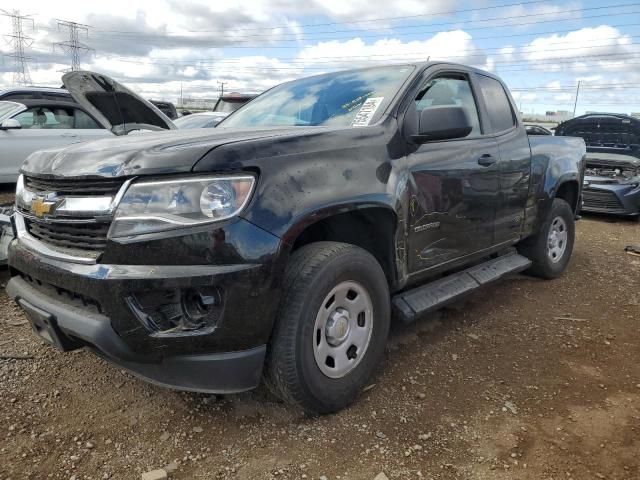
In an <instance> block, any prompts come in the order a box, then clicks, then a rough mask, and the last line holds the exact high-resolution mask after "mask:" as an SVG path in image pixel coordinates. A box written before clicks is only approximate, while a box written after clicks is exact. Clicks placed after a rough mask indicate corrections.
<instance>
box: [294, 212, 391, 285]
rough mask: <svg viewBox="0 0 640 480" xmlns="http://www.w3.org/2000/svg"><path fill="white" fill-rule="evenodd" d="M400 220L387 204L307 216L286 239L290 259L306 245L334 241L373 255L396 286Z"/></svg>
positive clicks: (314, 213) (388, 278)
mask: <svg viewBox="0 0 640 480" xmlns="http://www.w3.org/2000/svg"><path fill="white" fill-rule="evenodd" d="M397 224H398V218H397V214H396V212H395V211H394V210H393V208H392V207H391V206H390V205H388V204H386V203H383V202H379V201H370V202H365V203H348V204H341V205H333V206H331V207H327V208H323V209H321V210H318V211H314V212H312V213H309V214H308V215H305V216H304V217H303V218H301V219H299V220H298V221H297V222H296V223H295V224H294V225H293V226H292V227H291V228H290V229H289V230H288V231H287V232H286V234H285V235H284V236H283V243H284V245H285V249H286V254H287V257H289V256H290V255H291V254H292V253H293V252H295V251H296V250H298V249H300V248H301V247H303V246H304V245H308V244H310V243H314V242H319V241H334V242H342V243H348V244H351V245H356V246H358V247H360V248H363V249H364V250H366V251H368V252H369V253H371V255H373V256H374V258H375V259H376V260H377V261H378V263H379V264H380V266H381V267H382V270H383V271H384V273H385V276H386V278H387V283H388V284H389V285H392V284H393V283H395V281H396V278H397V272H396V267H395V265H396V263H395V260H396V255H395V236H396V229H397Z"/></svg>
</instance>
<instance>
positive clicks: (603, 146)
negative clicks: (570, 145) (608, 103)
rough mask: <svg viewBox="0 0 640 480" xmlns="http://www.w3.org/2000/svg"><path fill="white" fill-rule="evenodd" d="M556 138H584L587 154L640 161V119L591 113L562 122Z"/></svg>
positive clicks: (557, 128) (612, 114) (557, 129)
mask: <svg viewBox="0 0 640 480" xmlns="http://www.w3.org/2000/svg"><path fill="white" fill-rule="evenodd" d="M555 134H556V135H566V136H571V137H581V138H583V139H584V143H585V144H586V146H587V152H601V153H613V154H622V155H631V156H634V157H636V158H639V159H640V119H638V118H635V117H630V116H629V115H622V114H615V113H591V114H587V115H582V116H580V117H576V118H572V119H571V120H567V121H566V122H562V123H561V124H560V125H558V126H557V127H556V132H555Z"/></svg>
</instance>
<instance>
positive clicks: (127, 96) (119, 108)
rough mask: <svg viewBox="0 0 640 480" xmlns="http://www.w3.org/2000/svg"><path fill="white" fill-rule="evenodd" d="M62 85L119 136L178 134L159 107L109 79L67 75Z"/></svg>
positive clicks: (89, 74) (80, 73)
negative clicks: (144, 132)
mask: <svg viewBox="0 0 640 480" xmlns="http://www.w3.org/2000/svg"><path fill="white" fill-rule="evenodd" d="M62 83H63V84H64V86H65V88H66V89H67V90H68V91H69V93H70V94H71V96H72V97H73V99H74V100H75V101H76V102H78V103H79V104H80V105H82V106H83V107H84V108H85V109H87V110H88V111H89V112H91V114H92V115H93V116H94V117H96V118H97V119H98V120H99V121H100V122H101V123H102V124H103V125H104V126H105V127H107V128H109V129H110V130H111V131H112V132H113V133H114V134H115V135H126V134H127V133H129V132H131V131H133V130H175V129H176V126H175V125H174V124H173V122H172V121H171V120H170V119H169V118H168V117H167V116H166V115H165V114H164V113H162V112H161V111H160V110H159V109H158V108H157V107H156V106H155V105H153V104H152V103H151V102H148V101H147V100H145V99H144V98H142V97H140V96H139V95H136V94H135V93H133V92H132V91H131V90H129V89H128V88H127V87H125V86H124V85H122V84H120V83H118V82H116V81H115V80H113V79H112V78H110V77H107V76H106V75H102V74H100V73H95V72H88V71H76V72H69V73H65V74H64V75H63V76H62Z"/></svg>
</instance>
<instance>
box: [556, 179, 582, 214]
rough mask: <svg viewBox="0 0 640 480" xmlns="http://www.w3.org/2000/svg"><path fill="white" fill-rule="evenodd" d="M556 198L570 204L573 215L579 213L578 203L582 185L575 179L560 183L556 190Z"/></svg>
mask: <svg viewBox="0 0 640 480" xmlns="http://www.w3.org/2000/svg"><path fill="white" fill-rule="evenodd" d="M554 198H560V199H562V200H564V201H565V202H567V203H568V204H569V206H570V207H571V210H572V211H573V213H577V211H578V201H579V199H580V184H579V183H578V181H577V180H576V179H573V178H571V179H566V180H564V181H563V182H559V183H558V186H557V187H556V190H555V194H554Z"/></svg>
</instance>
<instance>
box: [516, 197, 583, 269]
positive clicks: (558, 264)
mask: <svg viewBox="0 0 640 480" xmlns="http://www.w3.org/2000/svg"><path fill="white" fill-rule="evenodd" d="M574 240H575V221H574V215H573V211H572V210H571V207H570V206H569V204H568V203H567V202H566V201H564V200H562V199H561V198H556V199H554V200H553V204H552V205H551V210H550V211H549V215H548V217H547V219H546V220H545V222H544V223H543V224H542V227H541V228H540V230H539V231H538V233H536V234H535V235H533V236H531V237H529V238H527V239H526V240H525V241H524V242H522V243H521V244H520V245H519V246H518V250H519V251H520V253H521V254H522V255H524V256H525V257H527V258H529V259H530V260H531V261H532V265H531V267H530V268H529V270H528V272H529V273H531V274H533V275H536V276H538V277H542V278H556V277H558V276H560V274H562V272H563V271H564V270H565V268H567V265H568V263H569V260H570V259H571V253H572V252H573V243H574Z"/></svg>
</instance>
